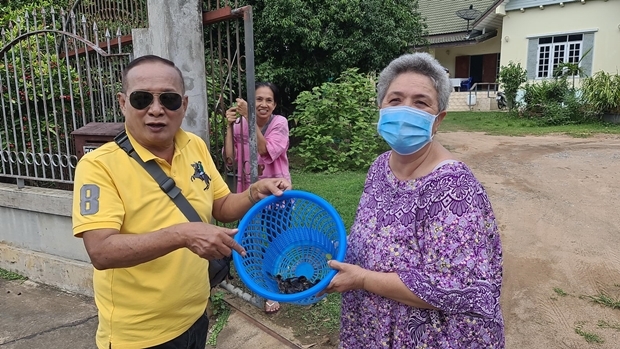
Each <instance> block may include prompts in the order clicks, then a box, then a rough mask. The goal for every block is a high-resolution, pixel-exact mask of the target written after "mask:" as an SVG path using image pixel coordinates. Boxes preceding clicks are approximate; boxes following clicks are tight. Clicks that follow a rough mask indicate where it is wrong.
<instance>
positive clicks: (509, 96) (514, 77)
mask: <svg viewBox="0 0 620 349" xmlns="http://www.w3.org/2000/svg"><path fill="white" fill-rule="evenodd" d="M526 73H527V72H526V70H525V69H523V68H522V67H521V63H516V64H515V63H514V62H512V61H510V62H509V63H508V65H507V66H502V67H501V68H500V71H499V78H498V79H497V81H498V82H499V83H500V84H501V85H502V88H503V89H504V94H505V95H506V100H507V102H508V108H509V109H510V110H513V109H515V108H517V107H518V106H517V102H516V100H517V91H519V87H520V86H521V84H523V83H524V82H526V81H527V78H526Z"/></svg>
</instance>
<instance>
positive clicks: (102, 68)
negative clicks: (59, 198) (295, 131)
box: [0, 9, 129, 186]
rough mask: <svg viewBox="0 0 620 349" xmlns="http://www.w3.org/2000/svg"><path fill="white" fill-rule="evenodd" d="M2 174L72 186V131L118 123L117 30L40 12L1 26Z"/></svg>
mask: <svg viewBox="0 0 620 349" xmlns="http://www.w3.org/2000/svg"><path fill="white" fill-rule="evenodd" d="M1 34H2V40H1V42H0V108H1V109H2V111H1V112H0V113H1V114H0V177H13V178H17V180H18V185H20V184H21V185H22V186H23V185H24V180H35V181H37V180H38V181H43V182H59V183H72V182H73V173H74V169H75V165H76V164H77V157H76V156H75V151H74V145H73V142H72V140H71V137H70V135H71V132H72V131H74V130H76V129H78V128H80V127H82V126H84V125H85V124H86V123H88V122H95V121H96V122H122V121H123V116H122V114H121V112H120V110H119V107H118V102H117V99H116V93H117V92H118V91H120V84H121V74H120V72H121V70H122V69H123V67H124V66H125V65H126V64H127V63H128V62H129V54H128V53H123V52H122V51H123V50H122V48H121V38H122V35H121V31H120V29H117V30H115V31H112V32H111V31H109V30H107V29H106V30H100V29H99V28H98V26H97V24H96V23H93V24H92V25H91V24H88V25H87V21H86V18H85V17H84V16H82V17H81V18H77V17H76V15H75V12H73V11H71V12H69V13H66V12H64V11H62V10H60V11H55V10H54V9H51V10H45V9H43V10H41V11H36V12H32V13H26V14H25V15H24V16H23V18H20V19H18V20H17V21H16V22H15V23H11V24H9V26H8V27H7V28H3V29H2V33H1Z"/></svg>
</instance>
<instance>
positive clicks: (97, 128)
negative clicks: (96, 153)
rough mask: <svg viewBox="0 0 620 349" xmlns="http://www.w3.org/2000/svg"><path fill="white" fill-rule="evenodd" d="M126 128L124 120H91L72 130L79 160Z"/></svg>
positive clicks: (110, 140)
mask: <svg viewBox="0 0 620 349" xmlns="http://www.w3.org/2000/svg"><path fill="white" fill-rule="evenodd" d="M124 129H125V123H123V122H91V123H88V124H86V125H84V127H80V128H78V129H77V130H75V131H73V132H71V136H72V137H73V142H74V144H75V155H76V156H77V158H78V160H79V159H81V158H82V156H84V154H86V153H89V152H91V151H93V150H95V149H97V148H99V147H100V146H102V145H104V144H105V143H107V142H112V141H114V137H116V135H118V134H119V133H121V131H123V130H124Z"/></svg>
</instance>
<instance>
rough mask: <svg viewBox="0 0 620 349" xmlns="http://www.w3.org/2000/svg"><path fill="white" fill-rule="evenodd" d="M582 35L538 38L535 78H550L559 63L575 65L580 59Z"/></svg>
mask: <svg viewBox="0 0 620 349" xmlns="http://www.w3.org/2000/svg"><path fill="white" fill-rule="evenodd" d="M582 47H583V34H571V35H558V36H548V37H542V38H538V62H537V66H536V77H537V78H539V79H544V78H552V77H553V71H554V70H555V68H557V66H558V65H559V64H560V63H565V62H568V63H577V62H579V58H580V57H581V51H582Z"/></svg>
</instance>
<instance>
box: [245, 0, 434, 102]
mask: <svg viewBox="0 0 620 349" xmlns="http://www.w3.org/2000/svg"><path fill="white" fill-rule="evenodd" d="M248 4H249V5H252V6H253V9H254V42H255V60H256V72H257V78H258V79H260V80H269V81H272V82H274V83H276V84H277V85H278V86H279V87H280V88H281V89H282V90H283V91H284V95H285V97H286V98H287V99H286V100H284V101H283V104H284V107H285V108H287V107H290V105H291V101H293V100H295V98H296V97H297V95H298V94H299V93H300V92H301V91H307V90H310V89H312V88H313V87H315V86H320V85H321V84H322V83H324V82H327V81H332V80H333V79H334V78H336V77H338V76H339V75H340V73H342V72H343V71H345V70H346V69H348V68H352V67H356V68H358V69H359V72H360V73H370V72H373V71H374V72H376V71H379V70H381V69H382V68H384V67H385V66H386V65H387V64H388V63H389V62H390V61H391V60H392V59H394V58H395V57H396V56H398V55H400V54H402V53H405V52H407V51H409V50H410V49H411V47H419V46H422V45H424V44H425V42H426V41H425V39H424V38H423V36H424V34H425V28H426V26H425V24H424V22H423V20H422V19H421V17H420V14H419V13H418V11H417V0H393V1H389V2H386V1H380V0H329V1H327V0H269V1H267V0H248Z"/></svg>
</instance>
